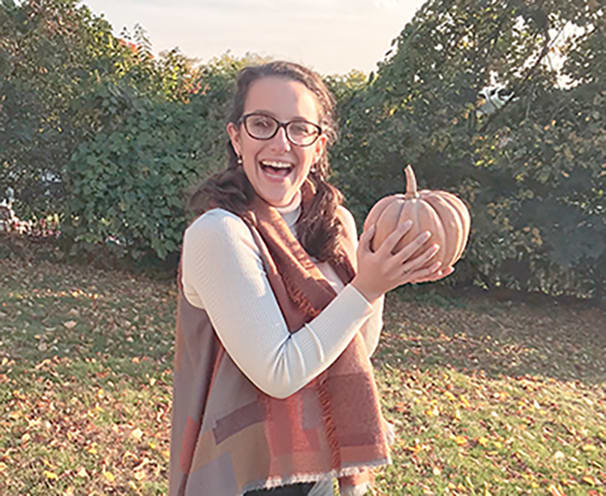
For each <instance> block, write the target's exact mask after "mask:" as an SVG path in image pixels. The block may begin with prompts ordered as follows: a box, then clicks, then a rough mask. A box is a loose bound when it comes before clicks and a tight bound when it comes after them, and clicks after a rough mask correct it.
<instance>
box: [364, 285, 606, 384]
mask: <svg viewBox="0 0 606 496" xmlns="http://www.w3.org/2000/svg"><path fill="white" fill-rule="evenodd" d="M384 317H385V327H384V331H383V334H382V341H381V346H380V348H379V350H378V352H377V354H376V355H375V357H374V361H375V364H376V365H378V366H381V365H382V364H385V363H386V364H388V365H390V366H392V367H409V368H415V367H418V368H421V369H426V368H431V367H435V366H444V365H450V366H452V367H453V368H455V369H457V370H459V371H462V372H465V373H474V372H480V371H482V372H483V373H485V374H486V375H488V376H492V377H498V376H500V375H505V376H511V377H519V376H526V375H530V376H544V377H551V378H554V379H558V380H566V381H576V380H578V381H581V382H583V383H585V384H587V385H596V384H600V383H604V382H606V354H605V353H604V350H606V312H605V311H604V309H603V308H599V307H597V306H593V305H590V304H588V303H586V302H583V301H572V300H569V301H561V300H560V301H558V300H556V299H551V298H547V297H539V296H528V295H527V296H526V297H522V296H521V295H515V294H513V293H511V294H506V295H503V294H501V295H500V296H495V295H494V294H493V295H491V294H489V293H486V292H483V291H481V290H478V289H469V290H466V291H457V292H456V293H455V292H454V291H452V290H446V291H444V290H443V289H442V290H440V291H439V292H438V291H435V290H432V289H425V288H423V289H420V288H408V289H406V290H404V291H402V290H400V292H399V294H390V295H389V296H388V298H387V301H386V305H385V314H384Z"/></svg>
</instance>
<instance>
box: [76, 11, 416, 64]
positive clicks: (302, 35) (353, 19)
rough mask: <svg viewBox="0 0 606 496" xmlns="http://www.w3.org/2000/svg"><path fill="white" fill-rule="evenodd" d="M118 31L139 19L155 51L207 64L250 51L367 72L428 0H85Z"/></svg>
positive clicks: (115, 31)
mask: <svg viewBox="0 0 606 496" xmlns="http://www.w3.org/2000/svg"><path fill="white" fill-rule="evenodd" d="M81 3H83V4H85V5H86V6H87V7H89V8H90V9H91V10H92V11H93V12H94V13H95V14H97V15H100V14H103V15H104V17H105V19H106V20H107V21H109V23H110V24H111V25H112V27H113V30H114V34H115V35H116V36H118V35H119V34H120V32H121V31H122V29H123V28H125V27H126V28H127V29H128V30H129V31H130V32H131V33H132V32H133V30H134V27H135V25H136V24H140V25H141V26H142V27H143V28H144V29H145V31H146V32H147V35H148V37H149V39H150V41H151V43H152V51H153V52H154V53H155V54H158V53H160V52H161V51H164V50H170V49H172V48H175V47H178V48H179V50H180V51H181V53H183V54H184V55H186V56H187V57H192V58H198V59H200V62H201V63H205V62H208V61H209V60H210V59H212V58H214V57H219V56H221V55H223V54H225V53H226V52H228V51H229V52H230V53H231V54H232V55H233V56H237V57H239V56H243V55H245V54H246V53H247V52H250V53H255V54H257V55H260V56H262V57H270V58H273V59H276V58H280V59H286V60H290V61H293V62H298V63H301V64H304V65H306V66H308V67H310V68H312V69H314V70H316V71H317V72H319V73H321V74H346V73H348V72H349V71H351V70H353V69H357V70H359V71H362V72H365V73H369V72H370V71H372V70H374V69H376V64H377V62H379V61H381V60H383V59H384V56H385V52H387V51H388V50H389V48H390V43H391V41H392V40H393V39H394V38H396V37H397V36H398V35H399V34H400V32H401V31H402V29H403V28H404V26H405V25H406V23H407V22H408V21H410V20H411V19H412V17H413V16H414V14H415V12H416V11H417V10H418V9H419V8H420V7H421V6H422V5H423V3H424V0H173V1H169V0H83V1H82V2H81Z"/></svg>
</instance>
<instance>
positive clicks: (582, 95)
mask: <svg viewBox="0 0 606 496" xmlns="http://www.w3.org/2000/svg"><path fill="white" fill-rule="evenodd" d="M603 29H604V11H603V9H600V8H599V5H598V4H597V3H593V2H589V3H588V2H580V1H575V2H568V1H566V2H564V1H563V0H552V1H549V2H542V3H541V4H540V5H539V4H528V3H526V2H522V1H519V0H510V1H506V2H484V1H482V2H480V1H472V0H448V1H446V0H434V1H428V2H427V3H426V4H425V5H424V6H423V7H422V8H421V9H420V10H419V12H418V13H417V15H416V16H415V18H414V19H413V20H412V22H411V23H410V24H408V25H407V26H406V27H405V28H404V30H403V31H402V33H401V34H400V36H399V37H398V38H396V39H395V40H394V41H393V43H392V46H393V48H392V51H391V52H390V53H388V56H387V58H386V59H385V60H384V61H382V62H381V63H380V64H379V70H378V72H377V74H376V75H372V76H371V78H370V80H369V82H368V84H367V85H366V86H364V87H363V88H361V89H360V90H359V91H358V92H356V94H355V95H353V96H352V97H349V102H341V103H340V104H341V108H342V109H346V110H345V115H342V116H341V123H342V128H343V130H344V136H343V138H344V141H343V143H342V147H341V148H340V154H339V156H338V157H336V160H335V167H336V168H337V170H338V173H339V179H340V181H342V182H343V184H345V185H347V186H346V190H347V191H348V193H349V195H350V197H353V198H354V201H353V204H352V207H353V210H354V212H355V214H356V216H357V217H358V221H359V222H361V221H362V220H363V218H364V215H365V213H366V212H367V211H368V209H369V208H370V207H371V205H372V204H373V203H374V201H376V199H377V198H379V197H381V196H384V195H386V194H390V193H394V192H398V191H402V186H401V184H402V183H401V181H402V180H403V175H402V172H401V171H402V168H403V167H404V166H405V165H407V164H409V163H410V164H412V165H413V166H414V167H415V171H416V173H417V176H418V180H419V183H420V186H421V187H428V188H431V189H448V190H451V191H454V192H456V193H458V194H459V195H460V196H462V197H463V198H464V199H465V200H466V201H467V203H468V204H469V205H470V208H471V212H472V234H471V242H470V246H469V248H468V251H467V254H466V256H465V259H464V260H463V261H461V263H460V264H459V269H462V270H458V271H457V272H458V274H459V275H458V276H457V277H453V278H451V281H452V280H455V281H456V280H458V281H459V282H460V283H466V282H470V281H472V280H476V281H477V282H481V283H483V284H485V285H488V286H494V285H499V284H506V285H510V286H513V287H517V288H520V289H525V290H533V289H541V290H545V291H549V292H553V293H558V292H562V291H571V292H577V293H584V294H587V293H588V292H592V293H593V294H594V296H599V291H600V289H601V288H603V287H604V284H605V282H606V280H605V277H604V274H603V273H600V272H599V271H598V267H599V266H600V265H601V266H603V265H604V263H605V262H606V258H604V256H605V252H606V236H605V233H606V225H605V224H604V215H603V212H604V186H605V179H604V169H603V164H604V163H605V160H604V159H605V156H604V151H605V150H604V117H605V113H606V111H605V108H606V107H605V106H604V96H605V95H606V93H604V90H605V89H606V87H605V86H604V83H603V74H604V71H603V64H604V62H603V61H604V60H606V45H605V43H604V36H603ZM563 56H566V59H565V63H564V64H563V66H562V67H558V63H557V62H558V57H563ZM594 61H596V63H594ZM560 65H561V64H560ZM491 84H503V85H506V86H507V87H509V88H511V89H512V90H513V91H514V94H515V98H514V100H512V101H510V102H509V103H508V104H506V105H505V106H504V107H503V108H501V109H500V110H498V111H496V112H494V113H493V114H491V115H483V114H481V113H478V112H477V110H478V108H479V106H480V105H481V103H482V102H480V101H478V93H479V91H480V90H481V89H482V88H484V87H486V86H488V85H491ZM457 278H458V279H457Z"/></svg>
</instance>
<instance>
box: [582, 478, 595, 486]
mask: <svg viewBox="0 0 606 496" xmlns="http://www.w3.org/2000/svg"><path fill="white" fill-rule="evenodd" d="M581 480H582V481H583V482H585V483H586V484H589V485H590V486H595V485H597V483H598V481H596V480H595V479H594V478H593V477H592V476H591V475H585V476H583V478H582V479H581Z"/></svg>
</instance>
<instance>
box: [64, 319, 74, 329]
mask: <svg viewBox="0 0 606 496" xmlns="http://www.w3.org/2000/svg"><path fill="white" fill-rule="evenodd" d="M76 324H77V322H76V321H75V320H68V321H67V322H64V323H63V326H64V327H65V328H66V329H70V330H71V329H73V328H74V327H76Z"/></svg>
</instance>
